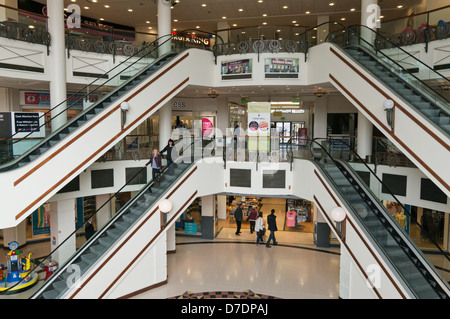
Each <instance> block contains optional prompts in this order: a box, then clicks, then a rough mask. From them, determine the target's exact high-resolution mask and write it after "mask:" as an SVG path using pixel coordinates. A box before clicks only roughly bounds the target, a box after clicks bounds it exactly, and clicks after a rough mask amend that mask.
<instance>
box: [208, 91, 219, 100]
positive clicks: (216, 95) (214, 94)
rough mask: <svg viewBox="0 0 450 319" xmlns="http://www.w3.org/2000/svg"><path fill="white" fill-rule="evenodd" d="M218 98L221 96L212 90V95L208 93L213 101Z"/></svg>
mask: <svg viewBox="0 0 450 319" xmlns="http://www.w3.org/2000/svg"><path fill="white" fill-rule="evenodd" d="M218 96H219V94H218V93H217V92H216V91H214V90H212V91H211V92H210V93H208V97H210V98H211V99H215V98H217V97H218Z"/></svg>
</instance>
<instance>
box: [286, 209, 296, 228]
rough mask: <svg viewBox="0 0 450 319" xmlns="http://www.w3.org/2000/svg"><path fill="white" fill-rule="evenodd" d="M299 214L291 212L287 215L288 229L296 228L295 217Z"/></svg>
mask: <svg viewBox="0 0 450 319" xmlns="http://www.w3.org/2000/svg"><path fill="white" fill-rule="evenodd" d="M296 215H297V213H296V212H295V211H293V210H290V211H288V212H287V213H286V226H287V227H295V216H296Z"/></svg>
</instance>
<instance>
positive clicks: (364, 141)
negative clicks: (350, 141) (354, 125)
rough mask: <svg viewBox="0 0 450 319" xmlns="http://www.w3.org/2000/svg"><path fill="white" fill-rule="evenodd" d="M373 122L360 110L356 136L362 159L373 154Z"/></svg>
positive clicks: (358, 150)
mask: <svg viewBox="0 0 450 319" xmlns="http://www.w3.org/2000/svg"><path fill="white" fill-rule="evenodd" d="M372 138H373V124H372V123H371V122H370V121H369V120H368V119H367V117H365V115H364V114H362V113H361V112H360V111H358V133H357V136H356V145H357V146H356V147H357V153H358V155H359V156H360V157H361V158H362V159H366V156H368V155H372Z"/></svg>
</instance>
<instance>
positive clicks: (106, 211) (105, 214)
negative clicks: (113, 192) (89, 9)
mask: <svg viewBox="0 0 450 319" xmlns="http://www.w3.org/2000/svg"><path fill="white" fill-rule="evenodd" d="M110 197H111V196H110V195H109V194H104V195H97V196H95V209H96V210H98V211H97V213H96V214H95V220H96V228H95V230H96V231H98V230H99V229H101V228H103V226H105V225H106V223H107V222H109V220H110V219H111V217H112V214H111V201H109V199H110ZM112 200H115V199H112ZM108 201H109V202H108ZM105 203H106V204H105ZM103 204H105V205H104V206H103V207H102V205H103ZM100 207H102V208H101V209H100ZM99 209H100V210H99Z"/></svg>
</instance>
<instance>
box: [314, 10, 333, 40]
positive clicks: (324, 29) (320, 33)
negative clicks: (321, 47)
mask: <svg viewBox="0 0 450 319" xmlns="http://www.w3.org/2000/svg"><path fill="white" fill-rule="evenodd" d="M329 21H330V17H329V16H318V17H317V25H320V24H322V23H324V24H322V25H321V26H320V27H318V28H317V44H321V43H323V42H325V38H326V37H327V35H328V33H329V30H330V24H329V23H326V22H329Z"/></svg>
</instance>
